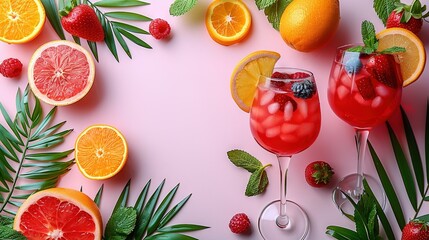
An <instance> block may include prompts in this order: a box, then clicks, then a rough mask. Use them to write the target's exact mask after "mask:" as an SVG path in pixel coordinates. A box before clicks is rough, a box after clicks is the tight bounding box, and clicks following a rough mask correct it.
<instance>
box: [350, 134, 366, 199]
mask: <svg viewBox="0 0 429 240" xmlns="http://www.w3.org/2000/svg"><path fill="white" fill-rule="evenodd" d="M368 135H369V130H368V129H356V148H357V154H358V161H357V176H358V177H357V182H356V189H355V192H354V193H353V196H354V197H355V198H356V200H359V199H360V196H361V195H362V193H363V161H364V159H365V152H366V147H367V140H368Z"/></svg>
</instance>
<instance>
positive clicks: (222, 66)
mask: <svg viewBox="0 0 429 240" xmlns="http://www.w3.org/2000/svg"><path fill="white" fill-rule="evenodd" d="M171 2H172V1H152V3H151V5H149V6H144V7H140V8H136V9H135V10H136V11H138V12H140V13H142V14H145V15H147V16H149V17H151V18H158V17H160V18H164V19H166V20H167V21H168V22H169V23H170V25H171V27H172V38H171V39H170V40H168V41H157V40H155V39H154V38H152V37H151V36H143V40H145V41H147V42H148V43H149V44H150V45H151V46H152V47H153V49H152V50H148V49H144V48H140V47H138V46H136V45H134V44H133V43H130V44H129V46H130V48H131V52H132V54H133V59H129V58H128V57H127V56H126V55H125V54H124V53H123V52H122V50H121V49H120V50H119V57H120V63H117V62H116V61H115V59H114V58H113V56H112V55H111V54H110V52H109V51H108V49H107V47H106V46H105V44H99V55H100V62H99V63H97V64H96V80H95V83H94V85H93V88H92V89H91V91H90V92H89V94H88V95H87V96H86V97H85V98H84V99H82V100H81V101H79V102H77V103H75V104H72V105H70V106H66V107H60V108H59V109H58V112H57V116H56V119H57V121H63V120H66V121H67V123H66V125H65V128H73V129H74V131H73V132H72V133H71V134H70V135H69V136H68V137H67V138H66V142H65V143H64V144H62V145H61V146H60V149H64V150H65V149H69V148H73V145H74V141H75V139H76V137H77V136H78V134H79V133H80V132H81V131H82V130H84V129H85V128H86V127H88V126H90V125H92V124H97V123H103V124H109V125H113V126H115V127H117V128H118V129H119V130H120V131H121V132H122V133H123V134H124V135H125V137H126V139H127V141H128V144H129V153H130V154H129V159H128V163H127V164H126V166H125V168H124V169H123V170H122V171H121V172H120V173H119V174H118V175H117V176H115V177H113V178H111V179H109V180H106V181H94V180H89V179H86V178H84V177H83V175H81V173H80V172H79V170H78V169H77V166H74V167H73V169H72V170H71V171H70V172H69V173H68V174H67V175H65V176H64V177H63V178H62V180H61V182H60V184H59V185H60V186H62V187H69V188H74V189H79V188H80V187H81V186H82V187H83V190H84V192H85V193H87V194H88V195H89V196H90V197H93V196H94V195H95V193H96V191H97V190H98V189H99V187H100V186H101V185H102V184H104V195H103V196H104V197H103V198H102V203H101V212H102V215H103V220H104V222H107V220H108V217H109V216H110V214H111V212H110V211H111V209H112V208H113V205H114V203H115V201H116V199H117V197H118V196H119V193H120V191H121V190H122V188H123V186H124V185H125V183H126V182H127V181H128V179H130V178H131V179H132V180H131V196H130V200H131V204H132V203H133V202H134V201H135V199H136V197H137V195H138V193H139V192H140V190H141V189H142V188H143V186H144V184H145V183H146V182H147V181H148V180H149V179H152V187H151V190H152V191H153V190H154V189H155V188H156V186H158V184H160V183H161V181H162V180H163V179H164V178H165V179H166V184H165V187H164V191H163V196H165V194H166V193H167V192H168V190H170V189H171V188H172V187H174V186H175V185H176V184H177V183H180V188H179V191H178V193H177V194H176V198H175V200H174V203H177V202H179V201H180V200H181V199H183V198H184V197H186V196H187V195H188V194H190V193H192V197H191V199H190V200H189V202H188V203H187V204H186V205H185V207H184V208H183V210H182V212H181V213H180V214H179V215H178V216H177V217H176V218H175V219H174V222H175V223H196V224H201V225H206V226H210V227H211V228H209V229H207V230H203V231H198V232H194V233H191V234H190V235H192V236H194V237H196V238H200V239H261V238H260V237H259V234H258V232H257V219H258V215H259V212H260V211H261V210H262V208H263V207H264V206H265V205H266V204H267V203H268V202H271V201H272V200H274V199H277V198H278V196H279V186H278V184H279V183H278V182H279V180H278V168H277V163H276V159H275V157H274V156H273V155H272V154H269V153H268V152H266V151H265V150H264V149H262V148H261V147H260V146H259V145H258V144H257V143H256V142H255V141H254V139H253V138H252V136H251V133H250V129H249V124H248V121H249V119H248V118H249V116H248V114H247V113H244V112H242V111H241V110H240V109H239V108H238V107H237V106H236V105H235V103H234V102H233V100H232V98H231V96H230V90H229V84H230V75H231V73H232V70H233V69H234V67H235V65H236V64H237V63H238V61H239V60H241V59H242V58H243V57H244V56H246V55H247V54H249V53H251V52H253V51H256V50H262V49H266V50H272V51H276V52H279V53H280V54H281V55H282V57H281V59H280V60H279V62H278V65H285V66H291V67H299V68H305V69H308V70H311V71H312V72H313V73H314V75H315V78H316V81H317V84H318V91H319V94H320V100H321V109H322V129H321V132H320V135H319V137H318V139H317V140H316V142H315V143H314V144H313V145H312V146H311V147H310V148H308V149H307V150H306V151H304V152H302V153H300V154H297V155H296V156H294V157H293V158H292V163H291V166H290V171H289V186H288V198H289V199H291V200H293V201H295V202H298V203H299V204H300V205H301V206H302V207H303V208H304V209H305V210H306V211H307V213H308V215H309V219H310V223H311V229H310V235H309V237H308V239H311V240H316V239H317V240H318V239H329V237H328V236H327V235H325V230H326V227H327V226H328V225H339V226H344V227H348V228H353V223H351V222H350V221H349V220H347V219H346V218H345V217H343V216H341V215H340V213H339V212H338V211H337V209H336V207H335V206H334V204H333V203H332V201H331V191H332V188H333V185H331V186H329V187H327V188H323V189H315V188H312V187H310V186H308V185H307V184H306V183H305V180H304V168H305V166H306V165H307V164H308V163H310V162H312V161H315V160H325V161H328V162H329V163H331V165H332V166H333V167H334V169H335V172H336V174H335V178H334V179H333V183H335V182H337V181H338V180H339V179H340V178H341V177H343V176H345V175H347V174H349V173H352V172H354V171H355V169H356V151H355V145H354V137H353V136H354V135H353V134H354V132H353V130H352V128H351V127H349V126H348V125H346V124H345V123H344V122H342V121H341V120H340V119H338V118H337V117H336V116H335V115H334V113H333V112H332V111H331V109H330V107H329V105H328V102H327V97H326V88H327V81H328V77H329V71H330V67H331V61H332V58H333V56H334V51H335V48H336V47H337V46H339V45H342V44H346V43H351V42H359V41H360V24H361V22H362V21H363V20H370V21H372V22H373V23H374V25H375V26H376V30H377V31H380V30H381V29H382V28H383V26H382V23H381V21H380V20H379V19H378V18H377V16H376V14H375V11H374V10H373V8H372V1H351V0H347V1H341V22H340V26H339V29H338V31H337V33H336V35H335V37H334V38H333V39H332V40H331V41H330V42H329V44H328V45H326V46H325V47H324V48H322V49H321V50H318V51H314V52H312V53H301V52H297V51H295V50H293V49H291V48H289V47H288V46H287V45H286V44H285V43H284V42H283V40H282V39H281V37H280V35H279V33H278V32H277V31H275V30H274V29H273V28H272V27H271V25H270V24H269V23H268V21H267V20H266V18H265V16H264V14H263V12H261V11H258V9H257V8H256V5H255V3H254V1H249V0H247V1H245V2H246V3H247V5H248V7H249V9H250V11H251V14H252V20H253V22H252V23H253V25H252V30H251V33H250V35H249V37H248V38H247V39H246V40H245V41H243V42H242V43H240V44H236V45H233V46H229V47H225V46H221V45H218V44H217V43H215V42H214V41H213V40H212V39H211V38H210V37H209V35H208V34H207V32H206V28H205V25H204V14H205V10H206V8H207V6H208V4H209V3H210V1H209V0H199V1H198V4H197V5H196V6H195V8H194V9H193V10H192V11H190V12H189V13H187V14H186V15H183V16H180V17H172V16H169V13H168V8H169V5H170V4H171ZM423 3H424V4H425V3H426V4H427V2H425V1H423ZM134 24H136V25H138V26H140V27H142V28H144V29H148V24H149V23H134ZM428 35H429V24H427V23H425V24H424V27H423V30H422V32H421V34H420V36H421V38H422V40H423V41H424V43H425V45H426V46H428V41H429V37H428ZM56 39H58V38H57V36H56V34H55V33H54V31H53V30H52V28H51V26H50V24H49V23H48V22H47V24H46V25H45V27H44V29H43V31H42V33H41V35H40V36H39V37H37V38H36V39H35V40H33V41H32V42H30V43H27V44H22V45H8V44H5V43H0V58H1V59H5V58H8V57H17V58H19V59H20V60H21V61H22V62H23V64H24V71H27V65H28V62H29V60H30V58H31V55H32V53H33V52H34V51H35V50H36V49H37V48H38V47H39V46H40V45H42V44H43V43H45V42H47V41H50V40H56ZM83 46H84V47H85V48H87V46H86V44H83ZM118 48H120V47H119V45H118ZM428 77H429V73H427V71H425V73H424V74H423V76H422V77H421V78H420V80H419V81H418V82H416V83H414V84H412V85H410V86H409V87H407V88H405V89H404V91H403V99H402V104H403V107H404V108H405V110H406V111H407V113H408V114H409V116H410V119H411V123H412V124H413V127H415V128H416V129H418V131H417V132H416V135H417V139H418V141H419V144H420V145H421V146H423V145H422V141H423V138H424V135H423V134H424V120H425V110H426V100H427V97H428V93H427V92H428V91H427V89H429V88H428V87H429V86H428V85H429V82H428V81H427V78H428ZM0 81H1V83H0V84H1V87H0V102H1V103H2V104H4V105H5V107H6V109H7V110H8V112H9V113H10V114H14V113H15V94H16V91H17V88H18V87H19V88H21V89H24V88H25V86H26V84H27V78H26V74H25V72H24V74H22V75H21V77H20V78H18V79H6V78H4V77H0ZM44 107H45V108H46V109H49V108H50V106H47V105H44ZM398 117H399V115H398V114H395V115H394V116H393V117H392V119H391V120H392V124H393V126H394V127H395V129H399V128H398V126H399V124H400V122H399V118H398ZM0 122H1V123H3V119H1V120H0ZM398 136H399V137H400V138H401V139H402V140H403V134H402V132H398ZM370 140H371V142H372V143H373V144H374V146H375V148H376V150H377V152H378V153H379V155H380V156H381V158H382V159H381V160H382V162H383V163H384V165H385V167H386V169H387V171H388V172H389V175H390V177H391V178H392V181H393V183H394V186H395V189H396V190H397V191H398V192H400V194H401V195H400V196H399V198H400V201H401V202H402V203H403V207H404V211H405V212H406V216H405V217H406V218H407V219H408V218H411V217H412V216H413V215H414V211H413V210H412V208H411V207H410V206H409V204H408V199H407V197H406V194H405V190H404V188H403V186H402V185H401V182H402V180H401V178H400V175H399V172H398V168H397V166H396V163H395V161H394V158H393V155H392V150H391V148H390V143H389V141H388V135H387V131H386V128H385V127H384V126H379V127H377V128H375V129H374V130H373V132H372V133H371V134H370ZM236 148H237V149H242V150H245V151H247V152H249V153H250V154H252V155H254V156H255V157H257V158H259V159H260V160H261V161H262V162H263V163H264V164H267V163H272V164H273V167H270V168H268V169H267V172H268V177H269V179H270V185H269V187H268V189H267V191H266V192H265V193H264V194H262V195H259V196H255V197H246V196H245V195H244V190H245V187H246V184H247V180H248V177H249V173H248V172H247V171H245V170H243V169H239V168H237V167H235V166H234V165H233V164H232V163H230V161H229V160H228V158H227V156H226V152H227V151H229V150H232V149H236ZM422 151H423V150H422ZM364 169H365V172H366V173H369V174H372V175H373V176H376V175H375V172H374V166H373V164H372V161H371V159H370V157H369V154H368V155H367V159H366V161H365V165H364ZM428 210H429V208H428V206H427V204H426V206H425V207H424V211H422V212H427V211H428ZM238 212H245V213H247V214H248V216H249V217H250V219H251V222H252V224H253V227H252V229H253V231H252V233H251V234H250V235H246V236H239V235H235V234H233V233H231V232H230V230H229V229H228V222H229V220H230V218H231V217H232V216H233V215H234V214H235V213H238ZM386 213H387V215H388V217H389V219H390V221H391V223H392V226H393V228H394V229H395V232H396V235H397V238H400V230H399V229H398V227H397V226H396V221H395V219H394V217H393V213H392V211H391V209H390V206H387V209H386Z"/></svg>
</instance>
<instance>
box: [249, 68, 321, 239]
mask: <svg viewBox="0 0 429 240" xmlns="http://www.w3.org/2000/svg"><path fill="white" fill-rule="evenodd" d="M320 124H321V114H320V103H319V96H318V93H317V88H316V82H315V80H314V76H313V73H311V72H310V71H307V70H302V69H296V68H285V67H284V68H280V67H276V68H274V72H273V74H272V76H261V77H260V83H259V85H258V88H257V92H256V94H255V98H254V101H253V104H252V107H251V110H250V129H251V132H252V135H253V137H254V138H255V140H256V142H257V143H258V144H259V145H260V146H262V147H263V148H264V149H266V150H267V151H269V152H271V153H273V154H275V155H276V156H277V160H278V166H279V170H280V200H276V201H273V202H271V203H270V204H268V205H267V206H266V207H265V208H264V209H263V211H262V213H261V214H260V216H259V220H258V228H259V232H260V234H261V235H262V237H263V238H264V239H269V240H278V239H293V240H300V239H305V238H306V237H307V235H308V232H309V226H310V224H309V220H308V217H307V214H306V213H305V211H304V210H303V209H302V208H301V207H300V206H299V205H298V204H297V203H295V202H293V201H290V200H287V199H286V192H287V191H286V186H287V173H288V168H289V163H290V161H291V158H292V155H294V154H297V153H299V152H301V151H303V150H305V149H307V148H308V147H309V146H310V145H311V144H312V143H313V142H314V141H315V140H316V138H317V136H318V134H319V131H320Z"/></svg>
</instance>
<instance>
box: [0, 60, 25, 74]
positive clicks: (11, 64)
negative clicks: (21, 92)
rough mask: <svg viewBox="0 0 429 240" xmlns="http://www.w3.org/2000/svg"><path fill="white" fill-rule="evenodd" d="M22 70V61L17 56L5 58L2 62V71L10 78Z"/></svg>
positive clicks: (0, 70)
mask: <svg viewBox="0 0 429 240" xmlns="http://www.w3.org/2000/svg"><path fill="white" fill-rule="evenodd" d="M21 72H22V63H21V62H20V61H19V60H18V59H16V58H8V59H5V60H4V61H3V62H2V63H1V64H0V73H1V74H2V75H3V76H5V77H8V78H13V77H18V76H19V75H20V74H21Z"/></svg>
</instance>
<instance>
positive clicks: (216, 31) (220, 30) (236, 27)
mask: <svg viewBox="0 0 429 240" xmlns="http://www.w3.org/2000/svg"><path fill="white" fill-rule="evenodd" d="M205 22H206V28H207V31H208V33H209V35H210V37H211V38H212V39H213V40H214V41H215V42H217V43H219V44H222V45H225V46H228V45H232V44H234V43H238V42H240V41H241V40H243V39H244V38H245V37H246V36H247V34H248V32H249V30H250V26H251V22H252V18H251V15H250V12H249V9H248V8H247V6H246V4H245V3H244V1H241V0H214V1H213V2H212V3H211V4H210V5H209V6H208V8H207V11H206V18H205Z"/></svg>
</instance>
